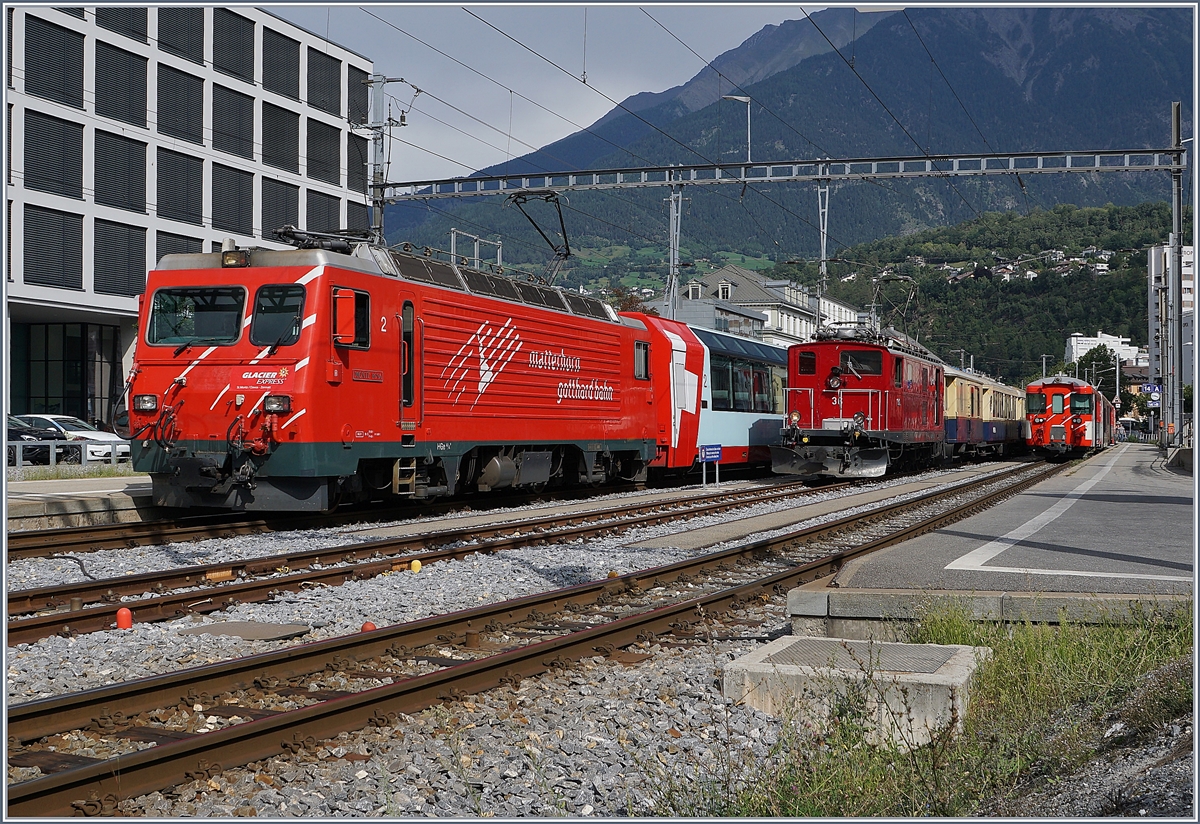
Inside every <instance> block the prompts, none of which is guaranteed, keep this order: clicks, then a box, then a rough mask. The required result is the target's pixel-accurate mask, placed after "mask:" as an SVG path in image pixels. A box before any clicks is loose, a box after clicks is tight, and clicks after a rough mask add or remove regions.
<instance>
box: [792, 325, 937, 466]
mask: <svg viewBox="0 0 1200 824" xmlns="http://www.w3.org/2000/svg"><path fill="white" fill-rule="evenodd" d="M944 368H945V364H943V363H942V361H940V360H939V359H938V358H937V357H936V356H935V355H933V354H932V353H931V352H929V351H928V350H927V349H925V348H924V347H922V346H921V345H920V344H917V343H916V342H914V341H912V340H910V339H909V338H907V337H906V336H905V335H903V334H901V333H900V332H897V331H896V330H894V329H887V330H883V331H879V330H876V329H871V328H868V327H866V326H856V327H848V328H836V329H829V328H825V329H822V330H820V331H818V333H817V335H816V340H815V341H814V342H813V343H801V344H796V345H794V346H792V347H790V348H789V349H788V381H787V390H786V395H787V412H786V418H785V425H784V428H783V430H782V433H781V434H782V440H781V443H779V444H778V445H775V446H772V447H771V463H772V469H773V470H774V471H775V472H778V473H781V474H787V475H830V476H836V477H841V478H876V477H879V476H881V475H883V474H884V473H885V472H886V471H887V470H888V468H889V467H893V466H901V465H905V466H921V465H925V464H928V463H931V462H933V461H934V460H936V459H938V458H940V457H941V445H942V442H943V441H944V440H945V430H944V428H943V424H942V391H943V389H942V387H943V369H944Z"/></svg>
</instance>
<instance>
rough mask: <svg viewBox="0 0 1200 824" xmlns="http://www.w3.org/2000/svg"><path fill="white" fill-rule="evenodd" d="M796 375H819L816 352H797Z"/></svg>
mask: <svg viewBox="0 0 1200 824" xmlns="http://www.w3.org/2000/svg"><path fill="white" fill-rule="evenodd" d="M796 356H797V357H796V374H797V375H815V374H817V353H816V352H797V353H796Z"/></svg>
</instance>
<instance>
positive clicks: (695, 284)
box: [688, 280, 704, 300]
mask: <svg viewBox="0 0 1200 824" xmlns="http://www.w3.org/2000/svg"><path fill="white" fill-rule="evenodd" d="M703 288H704V287H703V284H701V283H700V281H698V280H693V281H691V282H690V283H688V300H700V292H701V289H703Z"/></svg>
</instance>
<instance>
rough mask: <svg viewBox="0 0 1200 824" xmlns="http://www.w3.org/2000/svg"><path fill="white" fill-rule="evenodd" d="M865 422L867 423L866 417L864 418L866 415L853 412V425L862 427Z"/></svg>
mask: <svg viewBox="0 0 1200 824" xmlns="http://www.w3.org/2000/svg"><path fill="white" fill-rule="evenodd" d="M866 422H867V416H866V415H864V414H863V413H862V412H855V413H854V425H855V426H862V425H863V424H865V423H866Z"/></svg>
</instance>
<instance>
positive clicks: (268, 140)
mask: <svg viewBox="0 0 1200 824" xmlns="http://www.w3.org/2000/svg"><path fill="white" fill-rule="evenodd" d="M262 153H263V158H262V159H263V163H264V164H266V165H267V166H274V167H276V168H278V169H283V170H285V171H288V172H291V173H292V174H299V173H300V115H299V114H297V113H296V112H289V111H288V110H287V109H283V108H280V107H279V106H273V105H271V104H270V103H263V104H262Z"/></svg>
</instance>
